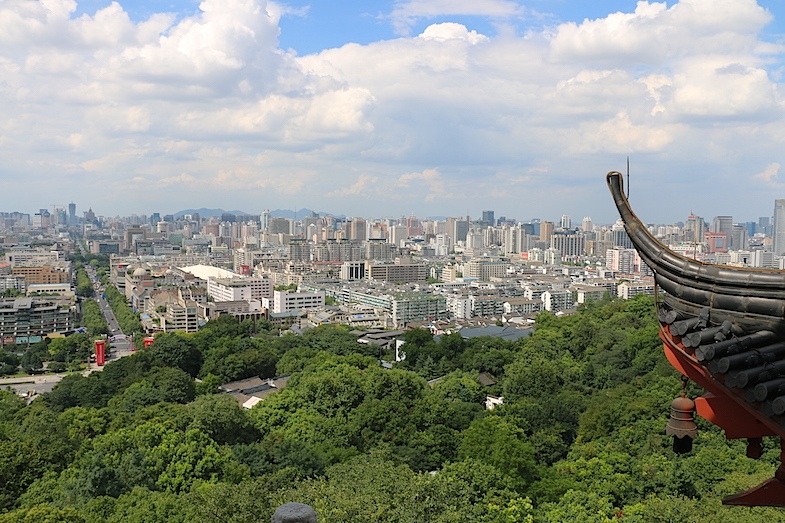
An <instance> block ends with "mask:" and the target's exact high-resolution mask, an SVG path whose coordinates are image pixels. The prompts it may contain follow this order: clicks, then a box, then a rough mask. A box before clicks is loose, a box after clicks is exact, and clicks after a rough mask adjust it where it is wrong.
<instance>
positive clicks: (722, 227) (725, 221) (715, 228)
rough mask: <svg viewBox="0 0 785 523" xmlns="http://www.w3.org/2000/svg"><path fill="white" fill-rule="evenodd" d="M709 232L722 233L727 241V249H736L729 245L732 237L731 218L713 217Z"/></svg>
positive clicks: (734, 246)
mask: <svg viewBox="0 0 785 523" xmlns="http://www.w3.org/2000/svg"><path fill="white" fill-rule="evenodd" d="M711 232H724V233H725V238H727V239H728V249H738V247H737V246H736V245H733V244H732V243H731V241H730V240H731V238H732V237H733V216H715V217H714V219H713V220H712V221H711Z"/></svg>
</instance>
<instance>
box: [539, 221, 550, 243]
mask: <svg viewBox="0 0 785 523" xmlns="http://www.w3.org/2000/svg"><path fill="white" fill-rule="evenodd" d="M552 235H553V222H540V240H542V241H544V242H549V241H551V236H552Z"/></svg>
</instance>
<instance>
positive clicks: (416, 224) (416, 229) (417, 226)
mask: <svg viewBox="0 0 785 523" xmlns="http://www.w3.org/2000/svg"><path fill="white" fill-rule="evenodd" d="M406 228H407V229H408V232H409V236H421V235H422V233H423V228H422V224H421V223H420V220H418V219H417V217H416V216H414V215H412V216H409V217H408V218H407V219H406Z"/></svg>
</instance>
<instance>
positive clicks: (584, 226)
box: [581, 216, 592, 232]
mask: <svg viewBox="0 0 785 523" xmlns="http://www.w3.org/2000/svg"><path fill="white" fill-rule="evenodd" d="M591 229H592V223H591V218H590V217H589V216H584V217H583V221H582V222H581V230H582V231H583V232H591Z"/></svg>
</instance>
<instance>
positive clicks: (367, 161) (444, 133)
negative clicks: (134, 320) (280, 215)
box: [0, 0, 785, 223]
mask: <svg viewBox="0 0 785 523" xmlns="http://www.w3.org/2000/svg"><path fill="white" fill-rule="evenodd" d="M783 4H785V3H783V2H779V1H774V0H760V1H758V2H755V1H754V0H681V1H680V2H674V1H669V2H667V3H657V2H646V1H643V2H635V1H621V0H609V1H597V2H588V1H578V0H570V1H568V0H562V1H558V0H553V1H546V0H530V1H526V0H520V1H519V0H401V1H397V2H382V1H358V0H347V1H325V0H322V1H319V2H310V3H309V2H304V1H301V0H293V1H291V2H286V3H283V2H270V1H265V0H205V1H204V2H202V3H199V2H195V1H191V0H177V1H171V0H164V1H152V0H147V1H142V0H134V1H130V0H119V1H118V2H115V3H111V2H107V1H104V0H81V1H74V0H10V1H7V2H0V78H2V80H0V107H4V108H6V111H5V114H4V118H2V119H0V210H7V211H10V210H23V211H28V212H29V211H32V210H35V209H38V208H40V207H49V206H51V205H54V204H64V203H68V202H70V201H74V202H76V203H77V205H78V206H79V208H80V209H85V208H87V207H92V208H93V209H94V210H95V211H96V212H97V213H98V214H103V215H113V214H130V213H151V212H162V213H167V212H174V211H177V210H180V209H184V208H198V207H223V208H226V209H238V208H239V209H245V210H247V211H248V212H260V211H261V210H262V209H265V208H268V209H275V208H301V207H308V208H311V209H314V210H318V211H329V212H334V213H339V214H346V215H350V216H351V215H357V216H366V217H384V216H400V215H403V214H407V215H408V214H410V213H415V214H417V215H419V216H432V215H452V216H457V215H465V214H466V213H467V212H468V213H469V214H471V215H475V216H479V215H480V213H481V211H482V210H485V209H493V210H495V211H496V214H497V215H505V216H508V217H515V218H519V219H529V218H532V217H539V218H542V219H551V220H558V219H559V217H560V216H561V215H562V214H570V215H572V216H573V217H574V219H578V220H579V219H580V218H581V217H582V216H591V217H592V218H593V219H594V221H595V222H600V223H603V222H612V221H614V220H615V219H616V216H615V214H614V209H613V206H612V203H611V201H610V198H609V196H608V194H607V189H606V188H605V187H604V181H603V180H604V173H605V172H606V171H608V170H611V169H622V168H623V167H624V162H625V158H626V156H628V155H629V156H630V157H631V163H632V171H633V188H632V194H633V205H634V207H635V209H636V210H637V212H638V213H639V215H640V216H641V217H642V218H643V219H645V220H647V221H652V222H661V223H666V222H673V221H677V220H683V219H684V218H685V217H686V216H687V215H688V214H689V213H690V212H691V211H694V212H695V213H697V214H700V215H703V216H704V217H706V218H707V219H711V217H712V216H714V215H719V214H731V215H733V216H734V218H735V219H736V221H748V220H752V219H757V217H758V216H766V215H769V214H770V213H771V211H772V209H773V200H774V199H775V198H783V197H785V175H784V174H783V173H782V166H785V147H783V145H785V144H783V141H785V110H784V109H785V98H784V97H783V82H785V75H783V70H784V69H783V56H784V53H785V45H783V44H785V38H784V37H783V35H785V25H784V24H785V22H784V21H785V6H784V5H783Z"/></svg>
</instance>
